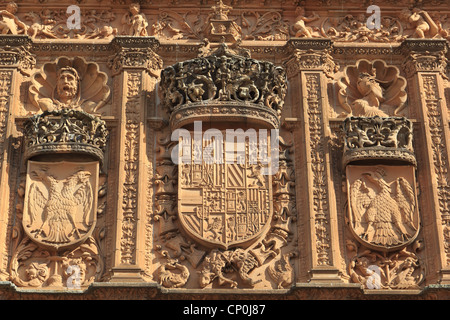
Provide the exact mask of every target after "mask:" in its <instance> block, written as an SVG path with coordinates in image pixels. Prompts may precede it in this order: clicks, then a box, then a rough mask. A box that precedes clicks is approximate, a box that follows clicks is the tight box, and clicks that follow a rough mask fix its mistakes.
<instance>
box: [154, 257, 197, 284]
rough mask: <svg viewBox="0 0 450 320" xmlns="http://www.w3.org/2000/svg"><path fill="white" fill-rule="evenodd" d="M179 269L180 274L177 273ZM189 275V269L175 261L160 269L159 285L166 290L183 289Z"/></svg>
mask: <svg viewBox="0 0 450 320" xmlns="http://www.w3.org/2000/svg"><path fill="white" fill-rule="evenodd" d="M177 269H178V270H179V272H175V270H177ZM189 275H190V274H189V269H188V268H187V267H186V266H184V265H182V264H180V263H178V261H177V260H176V259H175V260H172V261H169V262H168V263H166V264H163V265H162V266H161V268H160V269H159V284H161V285H163V286H164V287H166V288H181V287H182V286H184V285H185V284H186V282H187V280H188V279H189Z"/></svg>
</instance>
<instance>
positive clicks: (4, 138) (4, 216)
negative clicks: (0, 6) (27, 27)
mask: <svg viewBox="0 0 450 320" xmlns="http://www.w3.org/2000/svg"><path fill="white" fill-rule="evenodd" d="M30 46H31V40H30V38H28V37H27V36H13V35H7V36H1V37H0V185H1V186H7V185H11V184H10V180H11V179H12V177H11V176H10V175H11V174H15V173H14V172H17V170H16V169H17V167H16V166H15V165H12V166H11V165H10V164H13V163H14V161H13V159H11V150H10V146H12V143H11V142H12V137H13V136H15V124H14V109H15V104H14V101H17V97H18V96H19V94H20V84H21V83H22V82H23V77H24V76H27V75H29V73H30V70H32V69H33V67H34V64H35V63H36V60H35V58H34V57H33V55H32V54H31V53H30V52H29V51H28V50H29V49H30ZM13 167H14V170H11V169H12V168H13ZM12 186H15V184H12ZM14 189H15V187H11V188H1V189H0V199H1V201H0V237H1V238H0V242H1V243H5V244H7V243H9V237H8V234H7V230H8V223H9V222H8V220H9V218H8V216H9V213H10V212H11V210H13V208H12V207H11V201H10V194H11V193H12V192H14V193H15V190H14ZM6 248H8V245H4V246H2V249H1V250H0V279H1V278H2V275H3V274H4V272H5V270H6V268H7V264H8V252H7V251H6V250H4V249H6Z"/></svg>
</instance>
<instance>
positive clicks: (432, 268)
mask: <svg viewBox="0 0 450 320" xmlns="http://www.w3.org/2000/svg"><path fill="white" fill-rule="evenodd" d="M402 46H403V50H404V52H405V55H406V59H405V61H404V64H403V68H404V71H405V74H406V76H407V78H408V82H409V87H410V96H411V99H410V105H411V107H413V108H414V112H415V116H416V117H417V120H418V122H419V125H418V126H419V128H418V129H417V130H418V131H419V132H418V134H416V140H417V146H418V148H420V150H418V152H417V154H418V157H419V158H418V159H417V160H418V163H419V166H418V169H417V171H418V181H419V185H420V189H421V196H420V201H419V202H420V203H421V207H422V208H423V209H422V215H423V232H424V241H425V242H426V247H427V251H428V252H433V253H434V256H433V257H431V256H430V257H429V258H430V259H429V262H428V263H429V264H428V272H427V273H428V275H427V281H428V282H429V283H436V282H440V283H442V284H448V283H450V187H449V182H450V176H449V169H450V163H449V161H450V160H449V159H450V146H449V141H450V131H449V126H448V121H449V119H448V110H447V106H446V105H445V96H444V82H443V81H444V80H443V77H445V69H446V66H447V59H446V57H445V54H446V52H447V51H448V45H447V43H446V41H445V40H434V39H408V40H405V42H404V43H403V45H402Z"/></svg>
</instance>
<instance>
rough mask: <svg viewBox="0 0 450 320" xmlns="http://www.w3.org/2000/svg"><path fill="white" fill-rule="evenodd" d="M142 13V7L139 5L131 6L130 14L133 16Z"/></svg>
mask: <svg viewBox="0 0 450 320" xmlns="http://www.w3.org/2000/svg"><path fill="white" fill-rule="evenodd" d="M140 11H141V6H140V5H139V4H137V3H133V4H131V5H130V12H131V14H132V15H136V14H138V13H139V12H140Z"/></svg>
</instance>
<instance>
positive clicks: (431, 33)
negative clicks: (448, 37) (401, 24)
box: [400, 8, 439, 39]
mask: <svg viewBox="0 0 450 320" xmlns="http://www.w3.org/2000/svg"><path fill="white" fill-rule="evenodd" d="M400 16H401V18H402V19H403V20H404V21H406V22H407V23H408V24H410V25H411V26H412V28H413V29H414V33H413V35H412V36H411V37H412V38H420V39H423V38H433V37H435V36H436V35H438V33H439V28H438V26H437V25H436V23H435V22H434V21H433V19H431V17H430V15H429V14H428V13H427V12H426V11H423V10H421V9H419V8H414V9H413V10H412V11H410V10H408V9H404V10H402V12H401V14H400Z"/></svg>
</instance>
